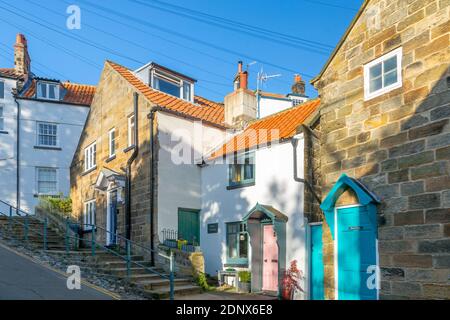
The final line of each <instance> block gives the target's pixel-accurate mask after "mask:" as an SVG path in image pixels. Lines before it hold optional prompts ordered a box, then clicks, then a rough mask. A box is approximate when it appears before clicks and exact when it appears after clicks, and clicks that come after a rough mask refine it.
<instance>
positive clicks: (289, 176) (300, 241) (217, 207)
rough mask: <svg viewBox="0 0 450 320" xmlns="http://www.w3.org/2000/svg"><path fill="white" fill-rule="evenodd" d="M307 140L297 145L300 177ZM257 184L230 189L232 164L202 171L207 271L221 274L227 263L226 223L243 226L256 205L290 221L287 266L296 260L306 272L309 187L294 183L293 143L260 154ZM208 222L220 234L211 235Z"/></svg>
mask: <svg viewBox="0 0 450 320" xmlns="http://www.w3.org/2000/svg"><path fill="white" fill-rule="evenodd" d="M303 146H304V144H303V139H301V140H300V141H299V143H298V147H297V156H298V172H299V177H300V178H302V177H303V176H304V166H303V157H304V156H303ZM255 166H256V167H255V185H254V186H250V187H245V188H239V189H233V190H227V189H226V187H227V185H228V165H227V164H210V165H209V166H207V167H204V168H203V169H202V191H201V193H202V211H201V228H200V230H201V235H200V238H201V247H202V251H203V254H204V256H205V262H206V272H207V273H209V274H211V275H217V271H218V270H222V269H223V264H224V263H225V261H226V238H225V237H226V230H225V223H226V222H237V221H240V220H241V219H242V218H243V217H244V216H245V215H246V214H247V213H248V212H249V210H251V209H252V208H253V207H254V206H255V205H256V203H260V204H264V205H271V206H273V207H274V208H276V209H278V210H279V211H281V212H283V213H284V214H285V215H287V216H288V218H289V221H288V222H287V225H286V229H287V230H286V243H287V249H286V254H287V257H286V262H287V264H289V263H290V261H292V260H294V259H296V260H297V261H298V266H299V268H300V269H301V270H302V271H303V272H305V270H306V264H305V262H306V253H305V250H306V233H305V232H306V229H305V224H304V214H303V190H304V189H303V188H304V185H303V184H301V183H299V182H296V181H294V178H293V147H292V144H291V143H290V142H285V143H281V144H278V145H273V146H272V147H270V148H264V149H260V150H257V151H256V153H255ZM209 223H218V224H219V232H218V233H216V234H208V233H207V225H208V224H209Z"/></svg>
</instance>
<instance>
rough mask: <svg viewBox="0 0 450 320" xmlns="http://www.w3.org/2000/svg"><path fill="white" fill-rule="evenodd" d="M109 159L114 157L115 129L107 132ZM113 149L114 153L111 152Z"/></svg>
mask: <svg viewBox="0 0 450 320" xmlns="http://www.w3.org/2000/svg"><path fill="white" fill-rule="evenodd" d="M108 146H109V157H110V158H111V157H114V156H115V155H116V128H112V129H111V130H109V132H108ZM113 149H114V152H112V151H113Z"/></svg>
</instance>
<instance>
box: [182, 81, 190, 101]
mask: <svg viewBox="0 0 450 320" xmlns="http://www.w3.org/2000/svg"><path fill="white" fill-rule="evenodd" d="M183 99H184V100H188V101H190V100H191V84H190V83H187V82H184V83H183Z"/></svg>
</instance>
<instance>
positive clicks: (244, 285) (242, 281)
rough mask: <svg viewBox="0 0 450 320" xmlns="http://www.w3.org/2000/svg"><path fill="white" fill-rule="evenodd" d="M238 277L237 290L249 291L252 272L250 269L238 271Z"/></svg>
mask: <svg viewBox="0 0 450 320" xmlns="http://www.w3.org/2000/svg"><path fill="white" fill-rule="evenodd" d="M238 278H239V281H238V291H239V292H240V293H250V291H251V282H252V274H251V273H250V271H239V272H238Z"/></svg>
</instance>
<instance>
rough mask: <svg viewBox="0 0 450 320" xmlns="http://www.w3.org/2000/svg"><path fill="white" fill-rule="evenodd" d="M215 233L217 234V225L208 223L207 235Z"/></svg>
mask: <svg viewBox="0 0 450 320" xmlns="http://www.w3.org/2000/svg"><path fill="white" fill-rule="evenodd" d="M217 232H219V224H218V223H208V233H217Z"/></svg>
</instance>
